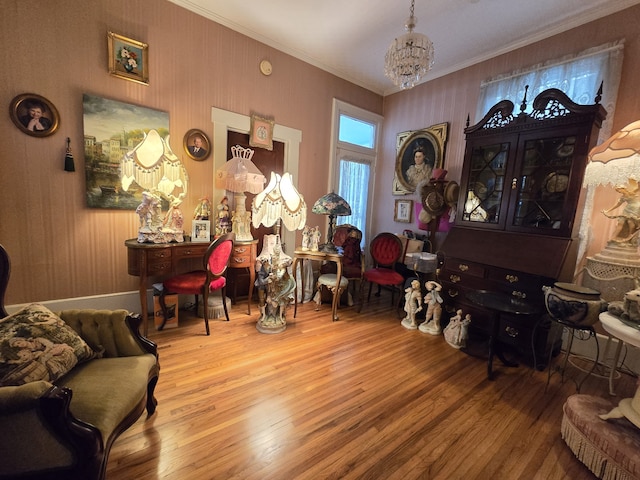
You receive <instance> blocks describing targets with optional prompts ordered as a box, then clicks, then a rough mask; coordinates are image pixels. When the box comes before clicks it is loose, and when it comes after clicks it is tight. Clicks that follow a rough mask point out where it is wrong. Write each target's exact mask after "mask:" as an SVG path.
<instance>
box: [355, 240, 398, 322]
mask: <svg viewBox="0 0 640 480" xmlns="http://www.w3.org/2000/svg"><path fill="white" fill-rule="evenodd" d="M402 254H403V245H402V241H401V240H400V239H399V238H398V237H397V236H396V235H394V234H393V233H386V232H385V233H380V234H378V235H377V236H376V237H375V238H374V239H373V240H372V241H371V243H370V244H369V255H371V259H372V260H373V267H372V268H369V269H368V270H365V272H364V275H363V280H364V281H363V282H360V302H359V305H358V312H360V310H362V304H363V303H364V301H363V298H364V297H363V295H362V294H363V292H364V285H365V282H368V283H369V294H368V296H367V300H370V299H371V287H372V286H373V284H374V283H375V284H376V285H378V288H380V287H390V288H391V304H392V305H393V304H394V294H395V291H396V290H398V291H400V292H401V291H402V286H403V284H404V277H403V276H402V275H401V274H400V273H398V272H397V271H396V270H395V265H396V263H397V262H399V261H400V259H401V258H402ZM400 299H401V300H402V295H400Z"/></svg>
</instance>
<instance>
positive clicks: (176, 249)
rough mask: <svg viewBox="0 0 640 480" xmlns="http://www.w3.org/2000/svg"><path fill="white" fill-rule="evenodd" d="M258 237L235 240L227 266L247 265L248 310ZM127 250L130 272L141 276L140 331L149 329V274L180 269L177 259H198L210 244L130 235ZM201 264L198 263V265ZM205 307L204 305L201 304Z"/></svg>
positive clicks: (154, 275)
mask: <svg viewBox="0 0 640 480" xmlns="http://www.w3.org/2000/svg"><path fill="white" fill-rule="evenodd" d="M257 243H258V241H257V240H254V241H252V242H235V243H234V250H233V252H232V255H231V259H230V261H229V268H249V273H250V277H251V280H250V282H251V283H250V285H249V314H250V313H251V292H252V291H253V282H254V280H255V261H256V248H257ZM124 244H125V246H126V247H127V253H128V272H129V275H133V276H136V277H140V283H139V291H140V308H141V309H142V311H141V312H140V313H141V315H142V322H143V332H144V335H145V336H147V334H148V332H149V325H148V324H149V321H148V320H149V319H148V316H149V313H148V303H147V288H148V279H149V277H154V278H155V277H169V276H173V275H177V274H179V273H180V263H181V262H182V261H183V260H188V259H193V258H196V259H200V261H202V258H203V257H204V254H205V253H206V252H207V248H209V242H183V243H138V241H137V240H136V239H135V238H133V239H130V240H126V241H125V242H124ZM200 268H201V267H200ZM203 308H207V305H203Z"/></svg>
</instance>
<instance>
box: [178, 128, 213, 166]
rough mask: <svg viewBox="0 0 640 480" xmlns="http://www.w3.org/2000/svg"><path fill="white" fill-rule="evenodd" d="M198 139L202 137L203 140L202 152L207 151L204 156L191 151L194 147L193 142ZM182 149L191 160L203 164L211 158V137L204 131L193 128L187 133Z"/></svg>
mask: <svg viewBox="0 0 640 480" xmlns="http://www.w3.org/2000/svg"><path fill="white" fill-rule="evenodd" d="M196 137H200V138H201V139H202V150H204V151H205V153H204V154H203V155H197V154H195V153H193V152H192V151H191V149H190V148H189V147H192V146H193V142H194V140H195V138H196ZM182 148H183V149H184V152H185V153H186V154H187V156H188V157H189V158H190V159H191V160H195V161H196V162H201V161H203V160H206V159H207V158H209V155H211V142H210V141H209V137H207V134H206V133H204V132H203V131H202V130H198V129H197V128H192V129H191V130H189V131H188V132H187V133H185V135H184V138H183V139H182Z"/></svg>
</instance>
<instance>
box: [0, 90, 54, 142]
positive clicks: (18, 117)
mask: <svg viewBox="0 0 640 480" xmlns="http://www.w3.org/2000/svg"><path fill="white" fill-rule="evenodd" d="M9 114H10V116H11V120H12V121H13V123H14V124H15V126H16V127H18V128H19V129H20V130H22V131H23V132H24V133H26V134H27V135H31V136H33V137H48V136H49V135H52V134H53V133H54V132H55V131H56V130H57V129H58V124H59V123H60V116H59V114H58V110H57V109H56V107H55V105H54V104H53V103H51V102H50V101H49V100H47V99H46V98H44V97H42V96H40V95H36V94H35V93H23V94H21V95H18V96H17V97H15V98H14V99H13V100H11V105H10V107H9Z"/></svg>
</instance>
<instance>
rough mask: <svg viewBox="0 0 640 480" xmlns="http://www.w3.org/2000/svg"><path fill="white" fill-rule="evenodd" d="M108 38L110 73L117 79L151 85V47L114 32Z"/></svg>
mask: <svg viewBox="0 0 640 480" xmlns="http://www.w3.org/2000/svg"><path fill="white" fill-rule="evenodd" d="M107 38H108V43H109V73H110V74H111V75H113V76H115V77H120V78H124V79H126V80H131V81H132V82H137V83H141V84H143V85H149V45H147V44H146V43H142V42H139V41H137V40H132V39H131V38H127V37H123V36H122V35H118V34H117V33H113V32H109V33H108V34H107Z"/></svg>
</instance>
